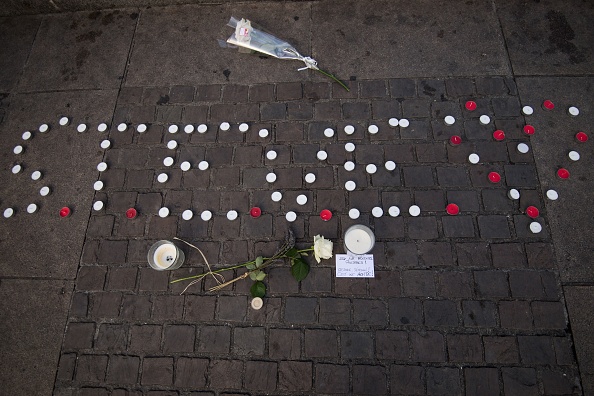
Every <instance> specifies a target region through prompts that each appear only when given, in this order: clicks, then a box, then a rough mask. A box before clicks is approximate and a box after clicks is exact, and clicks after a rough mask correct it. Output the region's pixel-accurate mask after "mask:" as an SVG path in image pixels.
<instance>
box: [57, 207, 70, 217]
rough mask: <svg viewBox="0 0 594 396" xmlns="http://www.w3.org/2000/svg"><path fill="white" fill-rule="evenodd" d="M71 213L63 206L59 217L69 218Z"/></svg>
mask: <svg viewBox="0 0 594 396" xmlns="http://www.w3.org/2000/svg"><path fill="white" fill-rule="evenodd" d="M71 213H72V211H71V210H70V208H69V207H68V206H64V207H63V208H62V209H60V217H62V218H64V217H68V216H70V214H71Z"/></svg>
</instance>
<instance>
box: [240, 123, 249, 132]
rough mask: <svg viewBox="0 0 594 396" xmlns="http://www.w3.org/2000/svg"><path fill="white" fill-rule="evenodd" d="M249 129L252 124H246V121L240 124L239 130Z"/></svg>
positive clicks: (245, 130)
mask: <svg viewBox="0 0 594 396" xmlns="http://www.w3.org/2000/svg"><path fill="white" fill-rule="evenodd" d="M248 129H250V126H249V125H248V124H246V123H245V122H243V123H241V124H239V132H244V133H245V132H247V131H248Z"/></svg>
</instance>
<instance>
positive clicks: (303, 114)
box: [287, 102, 313, 120]
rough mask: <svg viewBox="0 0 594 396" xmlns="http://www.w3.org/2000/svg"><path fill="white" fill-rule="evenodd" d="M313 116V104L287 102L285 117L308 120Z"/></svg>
mask: <svg viewBox="0 0 594 396" xmlns="http://www.w3.org/2000/svg"><path fill="white" fill-rule="evenodd" d="M312 118H313V105H312V104H311V103H306V102H289V103H287V119H289V120H310V119H312Z"/></svg>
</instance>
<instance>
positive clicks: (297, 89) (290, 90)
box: [276, 82, 303, 100]
mask: <svg viewBox="0 0 594 396" xmlns="http://www.w3.org/2000/svg"><path fill="white" fill-rule="evenodd" d="M302 97H303V88H302V86H301V83H300V82H288V83H279V84H276V99H277V100H297V99H301V98H302Z"/></svg>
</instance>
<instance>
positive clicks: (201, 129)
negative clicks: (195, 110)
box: [198, 124, 208, 133]
mask: <svg viewBox="0 0 594 396" xmlns="http://www.w3.org/2000/svg"><path fill="white" fill-rule="evenodd" d="M207 130H208V127H207V126H206V124H200V125H198V133H206V131H207Z"/></svg>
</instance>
